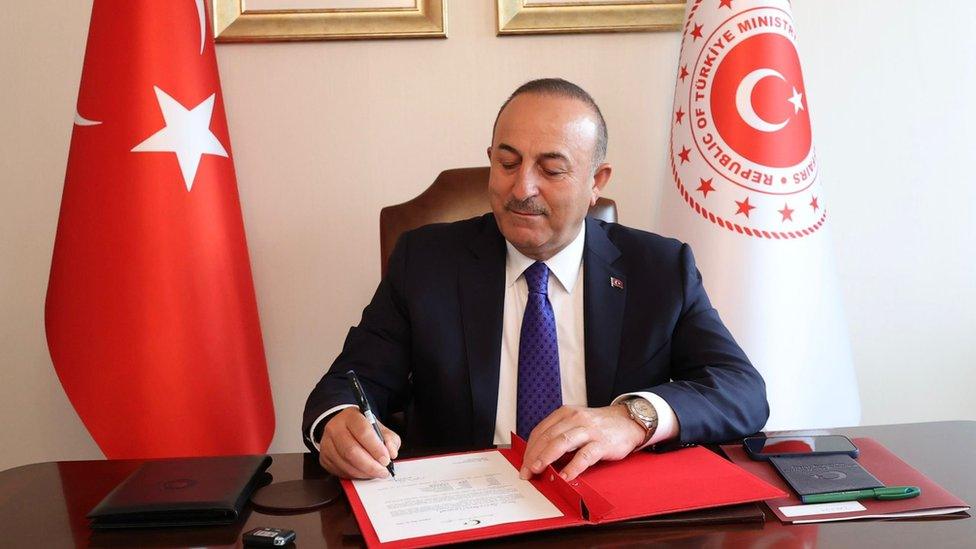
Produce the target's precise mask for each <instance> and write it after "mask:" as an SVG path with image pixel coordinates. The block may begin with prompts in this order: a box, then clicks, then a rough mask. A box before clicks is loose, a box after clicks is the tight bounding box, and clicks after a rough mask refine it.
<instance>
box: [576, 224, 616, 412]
mask: <svg viewBox="0 0 976 549" xmlns="http://www.w3.org/2000/svg"><path fill="white" fill-rule="evenodd" d="M619 257H620V250H619V249H617V247H616V246H615V245H614V244H613V243H612V242H610V239H609V238H608V237H607V232H606V229H604V228H603V226H602V225H600V223H599V222H597V221H595V220H593V219H590V218H586V247H585V249H584V251H583V280H584V290H583V315H584V316H583V318H584V324H583V333H584V336H583V338H584V341H585V345H586V350H585V354H586V398H587V405H588V406H591V407H594V406H606V405H608V404H610V401H611V399H612V398H613V396H614V395H612V394H611V392H612V391H613V382H614V378H615V376H616V373H617V361H618V359H619V358H620V333H621V328H622V326H623V317H624V305H625V304H626V302H627V285H626V282H627V279H626V277H625V276H624V275H623V272H622V271H621V269H620V266H619V265H618V266H616V267H615V266H614V262H616V261H617V259H618V258H619ZM614 279H615V280H616V281H617V282H614Z"/></svg>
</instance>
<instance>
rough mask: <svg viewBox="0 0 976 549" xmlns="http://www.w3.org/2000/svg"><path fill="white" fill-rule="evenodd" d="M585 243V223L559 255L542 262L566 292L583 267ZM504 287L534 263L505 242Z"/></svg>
mask: <svg viewBox="0 0 976 549" xmlns="http://www.w3.org/2000/svg"><path fill="white" fill-rule="evenodd" d="M585 242H586V221H585V220H584V221H583V223H581V224H580V231H579V234H577V235H576V238H574V239H573V241H572V242H570V243H569V244H568V245H567V246H566V247H565V248H563V249H562V250H559V253H557V254H556V255H554V256H552V257H550V258H549V259H547V260H545V261H543V263H545V264H546V267H549V271H550V272H552V274H553V275H555V276H556V280H558V281H559V283H560V284H562V285H563V288H565V289H566V291H567V292H569V293H572V292H573V288H574V287H575V286H576V280H577V279H578V278H579V271H580V268H581V267H582V266H583V245H584V243H585ZM505 248H506V249H507V250H508V253H507V254H505V287H506V288H507V287H509V286H511V285H512V284H515V281H516V280H518V279H519V277H520V276H522V273H524V272H525V270H526V269H528V268H529V267H531V266H532V264H533V263H535V260H534V259H532V258H531V257H528V256H526V255H525V254H523V253H522V252H520V251H518V250H517V249H516V248H515V246H512V243H511V242H509V241H507V240H506V241H505Z"/></svg>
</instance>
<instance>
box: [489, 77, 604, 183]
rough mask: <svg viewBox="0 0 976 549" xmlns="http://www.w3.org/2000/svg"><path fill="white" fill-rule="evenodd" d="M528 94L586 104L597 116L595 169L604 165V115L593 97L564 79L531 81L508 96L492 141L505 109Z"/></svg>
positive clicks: (496, 118)
mask: <svg viewBox="0 0 976 549" xmlns="http://www.w3.org/2000/svg"><path fill="white" fill-rule="evenodd" d="M526 93H534V94H539V95H555V96H558V97H566V98H570V99H576V100H579V101H582V102H583V103H585V104H586V106H588V107H589V108H590V110H592V111H593V114H595V115H596V122H597V136H596V146H595V147H594V148H593V169H594V170H596V168H597V166H599V165H600V164H602V163H603V161H604V160H605V159H606V158H607V122H606V121H605V120H604V119H603V113H602V112H600V107H598V106H597V104H596V101H594V100H593V97H592V96H591V95H590V94H588V93H586V90H584V89H583V88H581V87H579V86H577V85H576V84H573V83H572V82H570V81H568V80H563V79H562V78H539V79H536V80H530V81H528V82H526V83H525V84H522V85H521V86H519V87H518V89H517V90H515V91H514V92H512V95H510V96H508V99H506V100H505V102H504V103H502V107H501V108H500V109H498V114H496V115H495V124H494V126H492V129H491V132H492V139H494V134H495V129H496V128H497V127H498V118H499V117H501V115H502V111H504V110H505V107H507V106H508V104H509V103H511V102H512V100H513V99H515V98H516V97H518V96H520V95H523V94H526Z"/></svg>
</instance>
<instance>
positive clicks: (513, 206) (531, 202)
mask: <svg viewBox="0 0 976 549" xmlns="http://www.w3.org/2000/svg"><path fill="white" fill-rule="evenodd" d="M505 209H506V210H515V211H518V212H521V213H529V214H540V215H549V209H548V208H546V207H545V206H543V205H542V204H539V203H538V202H536V201H535V199H534V198H533V197H529V198H526V199H525V200H517V199H515V198H509V199H508V201H507V202H505Z"/></svg>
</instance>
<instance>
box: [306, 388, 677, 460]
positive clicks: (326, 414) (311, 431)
mask: <svg viewBox="0 0 976 549" xmlns="http://www.w3.org/2000/svg"><path fill="white" fill-rule="evenodd" d="M658 398H661V397H658ZM662 401H663V399H662ZM355 407H356V405H355V404H340V405H338V406H333V407H331V408H329V409H328V410H326V411H325V412H323V413H322V415H320V416H319V417H317V418H315V421H313V422H312V427H311V428H309V430H308V436H307V437H306V438H307V439H308V441H309V442H311V443H312V446H315V449H316V450H319V451H321V448H319V443H318V442H315V428H316V427H318V426H319V423H321V422H322V420H323V419H325V418H327V417H329V416H331V415H332V414H334V413H336V412H338V411H340V410H345V409H346V408H355ZM655 408H656V406H655Z"/></svg>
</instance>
